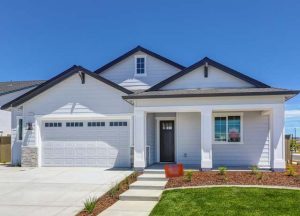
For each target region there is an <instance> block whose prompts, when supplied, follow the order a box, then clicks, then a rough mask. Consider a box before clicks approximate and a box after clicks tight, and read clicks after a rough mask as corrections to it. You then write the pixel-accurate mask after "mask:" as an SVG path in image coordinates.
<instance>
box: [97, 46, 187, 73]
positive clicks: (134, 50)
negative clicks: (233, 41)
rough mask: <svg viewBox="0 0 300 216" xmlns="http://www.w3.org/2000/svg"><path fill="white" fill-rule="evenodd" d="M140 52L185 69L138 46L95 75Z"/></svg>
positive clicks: (103, 67)
mask: <svg viewBox="0 0 300 216" xmlns="http://www.w3.org/2000/svg"><path fill="white" fill-rule="evenodd" d="M139 51H141V52H144V53H146V54H148V55H150V56H152V57H154V58H157V59H159V60H161V61H163V62H165V63H167V64H169V65H172V66H174V67H176V68H178V69H180V70H183V69H184V68H185V67H184V66H182V65H180V64H178V63H176V62H174V61H172V60H170V59H167V58H166V57H163V56H161V55H159V54H157V53H155V52H152V51H150V50H148V49H146V48H144V47H141V46H137V47H135V48H133V49H132V50H130V51H128V52H127V53H125V54H123V55H121V56H120V57H118V58H116V59H114V60H113V61H111V62H109V63H107V64H105V65H104V66H102V67H101V68H99V69H97V70H95V73H97V74H100V73H102V72H103V71H105V70H106V69H108V68H110V67H112V66H114V65H116V64H118V63H119V62H121V61H123V60H124V59H126V58H127V57H129V56H131V55H133V54H134V53H137V52H139Z"/></svg>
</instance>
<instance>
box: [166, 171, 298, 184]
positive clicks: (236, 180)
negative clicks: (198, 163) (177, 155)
mask: <svg viewBox="0 0 300 216" xmlns="http://www.w3.org/2000/svg"><path fill="white" fill-rule="evenodd" d="M294 169H295V171H296V173H297V174H299V173H300V166H294ZM297 174H296V175H294V176H288V175H287V173H284V172H262V171H259V172H256V173H253V172H251V171H246V172H245V171H230V172H226V173H225V175H221V174H220V172H218V171H208V172H200V171H199V172H193V174H192V177H191V178H190V179H189V180H190V181H189V180H188V179H187V177H186V176H183V177H176V178H170V179H169V181H168V183H167V185H166V188H174V187H184V186H201V185H274V186H288V187H300V176H298V175H297Z"/></svg>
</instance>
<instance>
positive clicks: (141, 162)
mask: <svg viewBox="0 0 300 216" xmlns="http://www.w3.org/2000/svg"><path fill="white" fill-rule="evenodd" d="M133 136H134V168H135V169H136V170H143V169H144V168H145V167H146V154H145V151H146V112H145V111H140V110H134V135H133Z"/></svg>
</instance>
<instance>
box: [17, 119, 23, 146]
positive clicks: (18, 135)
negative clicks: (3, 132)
mask: <svg viewBox="0 0 300 216" xmlns="http://www.w3.org/2000/svg"><path fill="white" fill-rule="evenodd" d="M20 120H22V139H19V138H20V134H19V127H20V125H19V121H20ZM23 140H24V118H23V117H21V116H18V117H17V141H18V142H22V141H23Z"/></svg>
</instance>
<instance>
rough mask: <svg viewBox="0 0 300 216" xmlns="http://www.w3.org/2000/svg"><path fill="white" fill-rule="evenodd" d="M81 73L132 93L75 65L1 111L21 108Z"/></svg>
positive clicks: (8, 104)
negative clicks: (25, 103) (22, 105)
mask: <svg viewBox="0 0 300 216" xmlns="http://www.w3.org/2000/svg"><path fill="white" fill-rule="evenodd" d="M79 72H83V73H85V74H88V75H89V76H91V77H93V78H95V79H97V80H99V81H101V82H103V83H105V84H107V85H109V86H111V87H113V88H115V89H118V90H119V91H122V92H124V93H126V94H131V93H132V92H131V91H129V90H128V89H125V88H123V87H122V86H119V85H118V84H116V83H114V82H112V81H110V80H107V79H105V78H103V77H101V76H99V75H98V74H95V73H93V72H91V71H89V70H87V69H85V68H83V67H81V66H77V65H74V66H72V67H70V68H69V69H67V70H65V71H64V72H62V73H60V74H58V75H57V76H55V77H53V78H51V79H49V80H48V81H46V82H44V83H42V84H41V85H39V86H38V87H36V88H34V89H32V90H31V91H28V92H26V93H25V94H23V95H21V96H20V97H17V98H16V99H14V100H12V101H10V102H8V103H6V104H4V105H3V106H2V107H1V109H2V110H4V109H8V108H9V107H15V106H19V105H21V104H23V103H24V102H26V101H28V100H30V99H32V98H34V97H35V96H37V95H39V94H41V93H42V92H45V91H46V90H48V89H49V88H51V87H53V86H55V85H56V84H58V83H60V82H62V81H63V80H65V79H67V78H68V77H70V76H72V75H74V74H76V73H79Z"/></svg>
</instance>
